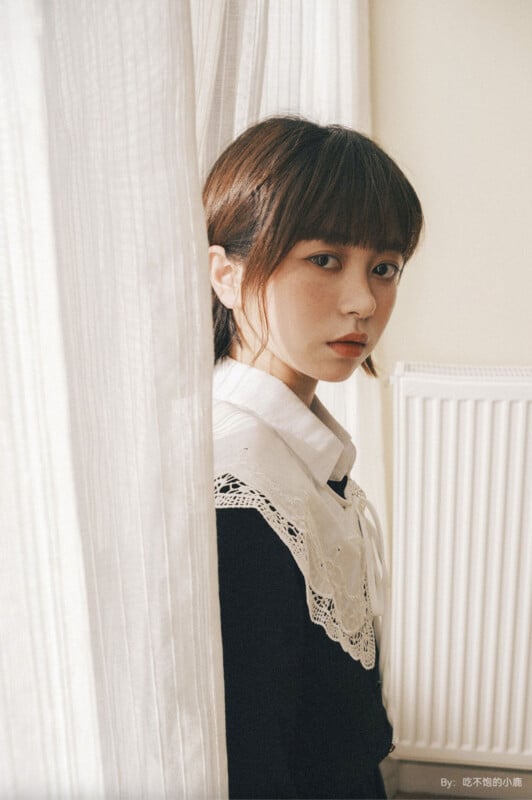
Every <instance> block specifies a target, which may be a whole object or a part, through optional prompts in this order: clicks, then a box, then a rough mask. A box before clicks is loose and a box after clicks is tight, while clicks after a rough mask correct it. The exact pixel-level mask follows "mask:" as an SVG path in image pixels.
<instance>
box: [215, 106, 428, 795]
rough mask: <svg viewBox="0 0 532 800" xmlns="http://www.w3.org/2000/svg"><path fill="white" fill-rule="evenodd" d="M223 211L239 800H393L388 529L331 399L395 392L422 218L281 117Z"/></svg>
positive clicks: (342, 143)
mask: <svg viewBox="0 0 532 800" xmlns="http://www.w3.org/2000/svg"><path fill="white" fill-rule="evenodd" d="M204 204H205V209H206V216H207V226H208V236H209V243H210V269H211V282H212V287H213V319H214V338H215V362H216V366H215V375H214V437H215V441H214V453H215V495H216V506H217V526H218V550H219V580H220V604H221V618H222V637H223V651H224V674H225V702H226V728H227V732H226V735H227V752H228V769H229V793H230V797H232V798H355V797H364V798H370V797H384V796H385V795H384V787H383V784H382V779H381V777H380V773H379V769H378V764H379V762H380V761H381V759H383V758H384V757H385V756H386V755H387V754H388V752H389V751H390V749H391V747H392V731H391V727H390V724H389V722H388V719H387V716H386V712H385V709H384V707H383V704H382V700H381V692H380V681H379V672H378V653H377V648H376V644H375V635H374V628H373V620H374V617H375V616H378V615H379V614H381V613H382V605H383V591H384V587H383V585H382V583H383V569H384V568H383V564H382V561H381V559H382V545H381V541H380V528H379V524H378V521H377V520H376V517H375V515H374V513H373V512H372V510H371V506H370V505H369V504H368V503H367V500H366V499H365V496H364V493H363V492H362V490H361V489H360V488H359V487H358V486H357V485H356V484H355V483H354V482H353V481H351V480H350V478H349V472H350V470H351V467H352V465H353V461H354V458H355V449H354V447H353V444H352V443H351V440H350V437H349V435H348V434H347V432H346V431H345V430H343V428H341V426H340V425H339V424H338V423H337V422H336V421H335V420H334V419H333V417H332V416H331V415H330V414H329V413H328V412H327V410H326V409H325V408H324V407H323V405H322V404H321V403H320V401H319V400H318V398H317V397H316V395H315V390H316V386H317V383H318V381H320V380H325V381H342V380H346V379H347V378H348V377H349V376H350V375H351V374H352V373H353V371H354V370H355V369H356V368H357V367H359V366H362V368H363V369H364V370H366V371H367V372H369V373H371V374H373V375H375V374H376V371H375V368H374V365H373V362H372V359H371V351H372V350H373V348H374V347H375V345H376V344H377V342H378V340H379V337H380V335H381V333H382V331H383V330H384V328H385V326H386V323H387V322H388V319H389V317H390V314H391V312H392V309H393V306H394V303H395V297H396V293H397V285H398V282H399V278H400V275H401V272H402V270H403V267H404V265H405V263H406V261H407V260H408V259H409V258H410V256H411V255H412V253H413V251H414V249H415V247H416V245H417V242H418V238H419V234H420V230H421V225H422V213H421V207H420V204H419V200H418V198H417V196H416V193H415V191H414V189H413V188H412V186H411V185H410V183H409V182H408V180H407V179H406V177H405V176H404V175H403V173H402V172H401V171H400V169H399V168H398V167H397V165H396V164H395V163H394V162H393V161H392V160H391V159H390V158H389V157H388V156H387V155H386V154H385V153H384V152H383V151H382V150H381V149H380V148H379V147H378V146H377V145H376V144H375V143H373V142H372V141H371V140H369V139H367V138H366V137H364V136H362V135H360V134H358V133H355V132H354V131H351V130H348V129H345V128H342V127H339V126H330V127H321V126H318V125H315V124H313V123H311V122H308V121H306V120H302V119H296V118H291V117H278V118H272V119H269V120H266V121H264V122H261V123H259V124H258V125H255V126H253V127H252V128H250V129H249V130H247V131H246V132H245V133H243V134H242V135H241V136H240V137H239V138H238V139H237V140H236V141H235V142H233V143H232V144H231V145H230V146H229V147H228V148H227V150H225V152H224V153H223V154H222V155H221V156H220V158H219V159H218V161H217V162H216V163H215V165H214V167H213V168H212V170H211V173H210V175H209V177H208V179H207V182H206V185H205V190H204Z"/></svg>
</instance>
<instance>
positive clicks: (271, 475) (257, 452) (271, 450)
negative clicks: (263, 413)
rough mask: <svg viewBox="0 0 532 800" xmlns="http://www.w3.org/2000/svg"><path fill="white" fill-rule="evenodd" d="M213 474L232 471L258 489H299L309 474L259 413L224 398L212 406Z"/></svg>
mask: <svg viewBox="0 0 532 800" xmlns="http://www.w3.org/2000/svg"><path fill="white" fill-rule="evenodd" d="M213 448H214V474H215V478H218V477H219V476H221V475H232V476H234V477H235V478H238V479H240V480H241V481H243V482H244V483H247V484H249V485H250V486H254V487H256V488H257V489H260V490H263V491H264V490H265V489H267V488H268V487H270V486H276V487H279V486H283V487H284V490H285V491H286V493H287V494H290V493H293V492H295V493H300V492H301V488H302V486H303V485H305V484H309V489H310V483H309V481H310V477H309V475H308V473H307V470H306V468H305V466H304V464H303V463H302V462H301V461H300V459H299V458H298V457H297V456H296V454H295V453H294V452H293V451H292V450H291V449H290V447H289V446H288V444H287V443H286V442H285V441H284V439H283V438H282V437H281V436H279V434H278V433H277V432H276V431H275V430H274V429H273V428H272V427H271V426H269V425H268V424H267V423H266V422H265V421H264V420H262V419H261V418H260V417H258V416H256V415H255V414H253V412H251V411H248V410H247V409H244V408H240V407H238V406H236V405H233V404H231V403H229V402H226V401H217V402H215V404H214V408H213Z"/></svg>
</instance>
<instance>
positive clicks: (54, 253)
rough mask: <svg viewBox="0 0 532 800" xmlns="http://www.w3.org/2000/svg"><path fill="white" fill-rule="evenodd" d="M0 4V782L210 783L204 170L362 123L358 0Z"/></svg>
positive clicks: (43, 789)
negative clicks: (250, 144) (253, 130)
mask: <svg viewBox="0 0 532 800" xmlns="http://www.w3.org/2000/svg"><path fill="white" fill-rule="evenodd" d="M0 10H1V12H2V24H1V25H0V181H1V190H0V191H1V193H2V205H1V208H0V281H1V283H0V325H1V343H0V353H1V362H0V420H1V421H0V426H1V427H0V431H1V439H0V452H1V456H0V458H1V461H0V493H1V496H0V501H1V509H2V525H1V531H2V539H1V555H0V593H1V594H0V600H1V607H2V614H1V617H0V619H1V622H0V635H1V647H0V796H1V797H2V798H27V797H32V798H40V797H48V798H71V797H80V798H81V797H86V798H99V797H108V798H115V797H124V798H125V797H127V798H140V797H143V798H150V799H151V798H159V797H160V798H170V797H172V798H175V797H179V798H192V799H194V798H215V797H224V796H225V795H226V794H227V776H226V760H225V740H224V736H225V730H224V708H223V675H222V657H221V643H220V630H219V609H218V599H217V572H216V552H215V527H214V510H213V504H212V486H211V441H210V437H211V431H210V381H211V363H212V344H211V337H210V320H209V315H210V297H209V286H208V280H207V272H206V269H205V264H206V239H205V230H204V223H203V217H202V210H201V202H200V178H201V176H202V175H203V174H204V173H205V171H206V169H207V167H208V165H209V164H210V162H211V161H212V160H213V158H214V157H215V155H217V154H218V152H219V151H220V149H221V148H222V147H223V146H224V145H225V144H226V143H227V142H228V141H229V140H230V139H231V138H232V137H233V135H234V134H235V133H237V132H238V131H239V130H241V129H242V128H244V127H245V126H246V125H247V124H248V123H250V122H253V121H255V120H256V119H258V118H259V117H260V116H263V115H265V114H270V113H275V112H280V111H296V112H301V113H303V114H306V115H308V116H310V117H312V118H314V119H317V120H318V121H339V122H344V123H346V124H350V125H354V126H356V127H359V128H361V129H364V130H367V129H368V123H369V104H368V90H367V87H368V76H367V44H366V43H367V31H366V28H367V8H366V2H365V0H364V2H351V0H270V2H266V0H226V2H223V0H211V1H210V2H207V0H115V1H114V2H107V1H105V2H104V0H76V2H72V0H2V2H0ZM360 43H362V45H361V46H360ZM353 409H354V407H353V406H352V405H351V403H349V404H348V407H346V415H347V417H353V415H354V414H355V416H356V413H355V412H354V410H353Z"/></svg>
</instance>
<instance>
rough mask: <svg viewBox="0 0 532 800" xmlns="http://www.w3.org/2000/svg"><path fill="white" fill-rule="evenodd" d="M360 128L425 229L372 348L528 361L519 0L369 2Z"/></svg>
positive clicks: (528, 63) (384, 355)
mask: <svg viewBox="0 0 532 800" xmlns="http://www.w3.org/2000/svg"><path fill="white" fill-rule="evenodd" d="M370 11H371V66H372V98H373V135H374V137H375V138H376V140H377V141H378V142H380V143H381V144H382V145H383V147H384V148H385V149H386V150H387V151H388V152H390V153H391V155H392V156H394V157H395V158H396V159H397V160H398V161H399V163H400V164H401V165H402V167H403V169H404V170H405V171H406V173H407V174H408V175H409V177H410V178H411V179H412V181H413V183H414V185H415V187H416V189H417V190H418V193H419V195H420V197H421V201H422V204H423V207H424V211H425V216H426V231H425V235H424V242H423V245H422V248H421V250H420V251H419V254H418V255H417V256H416V257H415V258H414V259H413V260H412V261H411V263H410V264H409V265H408V267H407V271H406V272H405V275H404V278H403V282H402V285H401V287H400V296H399V300H398V304H397V308H396V311H395V315H394V319H393V320H392V322H391V323H390V327H389V329H388V331H387V333H386V335H385V338H384V339H383V341H382V343H381V346H380V349H379V351H378V353H377V360H378V362H379V363H380V364H381V366H382V367H384V369H385V370H386V371H391V370H392V369H393V364H394V362H396V361H397V360H425V361H427V360H428V361H438V362H447V363H461V364H482V365H486V364H531V363H532V322H531V319H532V314H531V306H532V256H531V253H532V0H370Z"/></svg>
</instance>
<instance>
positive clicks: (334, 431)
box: [213, 358, 356, 485]
mask: <svg viewBox="0 0 532 800" xmlns="http://www.w3.org/2000/svg"><path fill="white" fill-rule="evenodd" d="M213 395H214V398H215V399H216V400H223V401H225V402H228V403H231V404H233V405H235V406H238V407H240V408H244V409H246V410H247V411H248V412H251V413H252V414H254V415H256V416H257V417H259V418H260V419H261V420H262V421H263V422H265V423H266V424H267V425H269V426H270V427H272V428H273V429H274V430H275V431H276V432H277V434H278V435H279V436H280V437H281V438H282V439H283V440H284V441H285V442H286V444H287V445H288V446H289V447H290V449H291V450H292V451H293V452H294V453H295V454H296V455H297V456H298V457H299V458H300V459H301V460H302V461H303V462H304V464H305V465H306V466H307V468H308V469H309V471H310V473H311V474H312V476H313V477H314V479H315V480H316V481H317V482H318V483H319V484H320V485H324V484H325V483H327V481H329V480H333V481H339V480H342V478H343V477H344V476H345V475H348V474H349V473H350V471H351V469H352V467H353V464H354V462H355V457H356V450H355V446H354V445H353V442H352V441H351V437H350V436H349V434H348V432H347V431H346V430H345V429H344V428H342V426H341V425H340V424H339V423H338V422H337V421H336V420H335V419H334V417H333V416H332V415H331V414H330V413H329V412H328V411H327V409H326V408H325V406H324V405H323V404H322V403H321V402H320V400H319V399H318V398H317V397H316V396H314V399H313V401H312V403H311V405H310V408H309V407H307V406H306V405H305V404H304V403H303V401H302V400H300V399H299V397H298V396H297V395H296V394H295V393H294V392H292V391H291V389H289V388H288V387H287V386H286V385H285V384H284V383H283V382H282V381H280V380H279V379H278V378H275V377H274V376H273V375H269V374H268V373H266V372H264V371H263V370H260V369H256V368H255V367H250V366H248V365H247V364H242V363H241V362H239V361H235V360H234V359H232V358H225V359H224V360H223V361H222V362H221V363H219V364H217V365H216V367H215V368H214V383H213Z"/></svg>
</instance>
